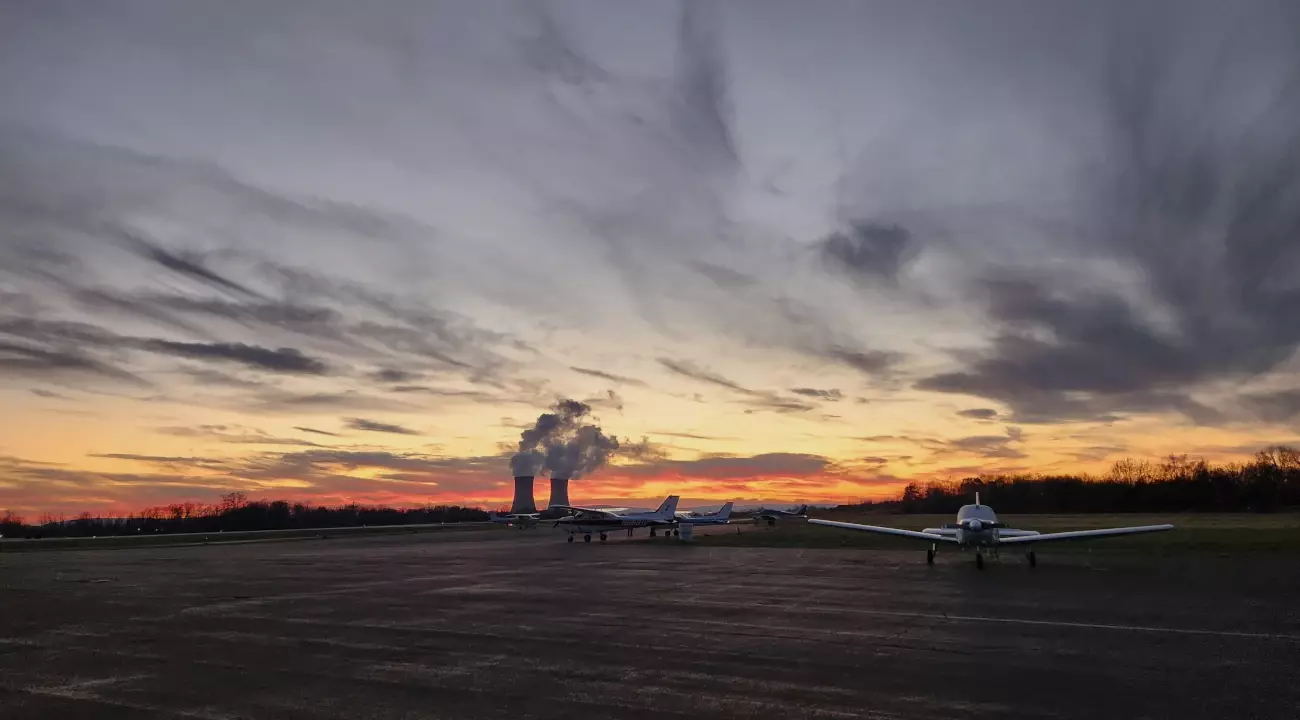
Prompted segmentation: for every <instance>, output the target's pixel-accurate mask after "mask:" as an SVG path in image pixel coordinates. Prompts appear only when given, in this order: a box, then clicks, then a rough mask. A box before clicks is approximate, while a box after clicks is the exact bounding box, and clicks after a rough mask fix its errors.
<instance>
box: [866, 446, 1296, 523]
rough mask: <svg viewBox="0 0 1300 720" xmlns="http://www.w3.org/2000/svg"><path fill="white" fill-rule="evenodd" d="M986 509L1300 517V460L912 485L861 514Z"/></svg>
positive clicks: (1169, 462)
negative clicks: (1299, 512)
mask: <svg viewBox="0 0 1300 720" xmlns="http://www.w3.org/2000/svg"><path fill="white" fill-rule="evenodd" d="M976 492H979V493H980V501H981V502H984V503H988V504H990V505H993V506H994V507H995V508H996V509H997V510H998V512H1005V513H1126V512H1128V513H1147V512H1189V511H1190V512H1274V511H1277V510H1284V509H1300V452H1298V451H1296V450H1295V449H1294V448H1291V447H1287V446H1285V445H1277V446H1273V447H1269V448H1266V449H1264V450H1261V451H1260V452H1258V453H1256V454H1255V457H1254V459H1253V460H1251V461H1250V462H1245V463H1232V464H1227V465H1211V464H1209V463H1207V462H1206V461H1205V460H1203V459H1197V460H1191V459H1188V457H1187V456H1186V455H1170V456H1169V457H1167V458H1165V459H1164V460H1163V461H1160V462H1150V461H1146V460H1131V459H1125V460H1120V461H1118V462H1116V463H1115V464H1114V465H1112V466H1111V468H1110V470H1109V471H1108V472H1107V473H1106V474H1104V475H1103V476H1101V477H1093V476H1088V475H1035V474H1012V475H983V476H979V477H968V478H965V479H963V480H960V481H940V482H930V483H924V484H922V483H910V484H908V485H907V487H905V488H904V489H903V494H902V497H900V498H897V499H895V500H890V501H885V502H874V503H871V502H868V503H862V505H860V506H859V507H871V508H879V509H892V510H901V511H902V512H905V513H937V514H950V513H955V512H956V511H957V509H958V508H960V507H961V506H962V505H966V504H969V503H971V502H974V499H975V493H976Z"/></svg>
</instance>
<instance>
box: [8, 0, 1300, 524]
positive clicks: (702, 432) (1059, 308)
mask: <svg viewBox="0 0 1300 720" xmlns="http://www.w3.org/2000/svg"><path fill="white" fill-rule="evenodd" d="M41 7H42V6H41V5H40V4H19V5H18V6H16V7H14V8H11V9H7V10H6V11H4V13H5V17H7V18H8V20H6V21H5V22H4V23H0V25H3V26H4V27H3V28H0V91H3V92H4V94H5V97H7V98H11V99H12V100H13V102H10V103H6V104H5V106H4V107H3V108H0V221H3V233H4V235H3V238H2V239H0V405H2V406H3V408H4V409H3V412H0V511H4V510H8V511H11V512H14V513H18V514H21V515H24V516H27V517H39V516H40V515H42V514H45V513H68V514H72V513H81V512H92V513H104V512H117V513H121V512H133V511H138V510H140V509H143V508H148V507H154V506H159V505H167V504H171V503H177V502H200V503H212V502H214V501H215V499H216V498H218V497H220V496H221V495H222V494H224V493H229V492H244V493H246V494H248V496H249V497H253V498H264V499H285V500H291V501H301V502H309V503H323V504H329V505H339V504H345V503H348V502H358V503H364V504H378V505H393V506H411V505H422V504H427V503H473V504H478V505H483V506H485V507H495V506H499V505H500V504H501V503H506V502H509V500H510V498H511V494H512V470H511V466H510V464H511V459H512V458H513V457H514V456H515V455H517V454H518V453H520V452H523V451H524V450H525V448H523V447H522V446H521V439H520V435H521V433H522V432H524V431H525V430H527V429H528V428H530V427H533V426H534V424H535V423H536V422H537V421H538V418H539V416H541V415H543V414H544V413H547V412H550V411H551V410H552V409H553V408H555V407H556V406H557V403H559V402H560V401H562V400H571V401H576V402H579V403H582V404H584V406H585V407H587V408H588V409H589V410H588V411H587V412H586V414H585V415H584V416H583V419H582V422H581V423H580V424H583V425H584V426H588V427H590V428H591V430H589V431H587V432H588V436H587V439H588V440H590V441H592V442H596V443H597V445H598V446H600V447H603V448H604V449H602V450H599V452H596V453H595V454H594V455H591V454H589V451H588V449H583V448H580V447H578V446H575V445H570V446H565V447H568V449H569V450H572V451H573V452H575V453H578V455H579V456H581V458H582V462H583V463H588V465H589V466H588V467H586V469H585V470H584V471H583V472H582V475H584V476H582V477H575V479H574V480H573V485H572V490H571V497H572V500H573V501H575V502H592V501H609V502H615V503H618V502H630V501H631V500H634V499H635V500H638V501H641V502H644V501H646V500H647V499H649V498H654V497H663V496H665V495H668V494H670V493H672V494H679V495H681V496H683V497H691V498H696V499H700V500H708V501H711V502H723V501H726V500H735V499H741V498H752V499H754V500H755V501H756V502H759V503H794V502H796V501H808V502H855V501H859V500H863V499H881V498H885V497H891V496H895V495H897V494H898V493H899V492H901V489H902V487H903V486H904V485H905V484H906V483H908V482H913V481H915V482H927V481H935V480H945V479H960V478H963V477H969V476H975V475H982V474H999V473H1038V474H1078V473H1090V474H1094V475H1097V474H1102V473H1104V472H1105V471H1106V469H1107V468H1108V467H1109V466H1110V464H1112V463H1113V462H1115V461H1116V460H1119V459H1122V458H1129V457H1131V458H1135V459H1143V460H1151V461H1159V459H1160V458H1163V457H1165V456H1168V455H1171V454H1173V455H1182V454H1187V455H1190V456H1192V457H1201V458H1205V459H1206V460H1207V461H1210V462H1215V463H1224V462H1242V461H1247V460H1249V459H1250V458H1251V457H1252V456H1253V454H1254V453H1255V452H1256V451H1257V450H1259V449H1261V448H1264V447H1268V446H1271V445H1277V444H1292V445H1296V444H1300V441H1298V440H1297V438H1300V425H1297V421H1300V390H1297V389H1296V388H1297V387H1298V386H1297V384H1296V383H1297V379H1298V378H1300V357H1298V356H1297V354H1296V349H1297V347H1298V346H1300V324H1297V322H1296V321H1295V317H1296V314H1295V308H1296V307H1297V306H1300V286H1298V285H1297V284H1296V281H1295V278H1296V277H1300V243H1297V242H1295V238H1296V233H1297V232H1300V220H1298V219H1297V218H1298V217H1300V216H1297V214H1296V211H1295V202H1294V198H1295V197H1296V196H1295V193H1296V189H1297V187H1300V166H1297V164H1296V163H1295V162H1294V159H1293V158H1294V152H1293V151H1294V148H1295V147H1297V143H1300V140H1297V130H1296V128H1295V126H1294V122H1293V120H1294V117H1295V112H1294V111H1295V108H1297V107H1300V105H1297V102H1300V101H1298V100H1297V93H1296V91H1295V87H1296V86H1295V83H1294V82H1292V81H1291V80H1290V79H1289V78H1291V77H1292V75H1290V74H1289V73H1290V72H1291V69H1292V68H1293V65H1294V52H1295V48H1294V47H1292V45H1291V44H1290V43H1289V36H1288V33H1287V31H1286V30H1285V28H1286V27H1287V23H1286V22H1283V21H1280V20H1279V21H1277V22H1258V23H1256V24H1257V27H1256V25H1251V27H1252V28H1254V29H1253V30H1252V31H1251V32H1252V33H1254V34H1253V35H1252V36H1251V41H1250V42H1249V43H1245V42H1241V41H1240V40H1239V39H1234V38H1237V36H1231V37H1228V36H1225V37H1224V38H1223V39H1222V42H1223V43H1224V47H1230V48H1232V52H1227V51H1224V52H1209V51H1207V50H1206V49H1205V48H1206V47H1208V45H1206V44H1205V43H1204V42H1202V41H1203V40H1204V39H1205V38H1207V37H1217V35H1216V33H1220V32H1223V28H1225V27H1238V25H1237V24H1236V23H1237V22H1238V20H1235V19H1231V18H1234V17H1236V16H1235V15H1234V14H1233V12H1232V11H1231V10H1230V9H1228V8H1219V7H1216V6H1214V5H1212V4H1207V5H1205V6H1203V7H1199V8H1198V10H1197V11H1196V12H1190V11H1189V12H1186V13H1183V12H1175V11H1173V10H1172V9H1171V10H1170V11H1169V12H1168V13H1167V14H1168V15H1169V16H1170V17H1169V18H1162V19H1161V20H1160V21H1159V22H1155V23H1152V24H1151V25H1150V27H1149V28H1148V27H1147V25H1145V24H1143V23H1147V22H1148V21H1151V20H1153V19H1155V18H1156V17H1157V16H1160V13H1158V12H1154V11H1153V12H1152V13H1151V15H1150V17H1147V16H1146V15H1142V16H1141V17H1140V18H1139V17H1137V16H1136V15H1135V14H1134V13H1133V12H1131V11H1130V10H1126V9H1124V8H1122V7H1120V6H1115V7H1109V6H1107V7H1097V8H1092V9H1085V8H1084V7H1083V6H1080V7H1079V8H1075V9H1073V10H1070V11H1069V12H1067V13H1065V15H1066V16H1067V17H1068V21H1063V20H1062V16H1061V15H1059V14H1058V13H1057V12H1055V11H1053V10H1051V9H1048V8H1040V7H1037V6H1026V7H1019V8H1018V9H1017V10H1016V11H1015V13H1014V16H1015V17H1016V18H1017V21H1016V22H1015V23H1006V22H1004V21H1003V19H1002V17H1001V16H1000V15H999V13H996V12H986V11H984V10H981V9H976V8H971V7H945V8H943V10H942V11H941V12H940V11H939V10H937V9H936V7H937V6H933V7H925V6H924V4H918V5H916V6H915V7H913V6H908V7H901V6H900V7H890V6H886V5H878V6H873V7H867V6H861V7H856V6H854V5H853V4H841V5H834V6H831V5H828V6H826V7H819V8H817V9H816V10H815V11H814V10H812V9H806V11H805V10H800V11H798V12H795V11H793V10H791V9H790V8H788V7H782V6H781V5H780V4H766V3H758V4H753V5H749V4H743V3H742V4H726V3H720V4H715V3H707V2H699V3H695V2H691V3H684V4H682V5H680V6H679V5H677V4H673V3H658V4H645V5H629V6H626V7H622V8H620V9H618V10H615V9H613V8H612V6H606V5H603V4H600V3H584V2H576V3H573V2H570V3H556V4H555V5H554V7H551V6H549V5H544V4H541V3H538V4H528V5H527V10H524V9H523V8H521V7H516V6H514V5H511V4H510V3H487V2H485V3H465V4H459V5H452V6H447V7H446V8H441V9H434V8H432V7H427V8H426V7H422V6H420V4H418V3H417V4H411V5H404V6H401V7H393V8H390V9H389V11H388V12H383V13H380V12H375V13H371V12H367V11H365V10H363V9H360V8H359V7H358V8H353V7H350V6H346V5H339V6H337V7H333V6H332V7H333V9H332V11H331V12H321V13H319V14H313V13H310V12H306V5H303V4H301V3H299V2H297V0H285V1H284V2H277V3H270V4H268V5H267V6H266V7H264V8H259V9H258V10H256V11H254V10H253V8H252V7H251V6H247V5H244V4H241V3H234V4H230V5H228V6H226V5H223V6H222V7H221V8H209V9H206V10H204V11H202V12H197V11H186V10H184V9H181V8H180V7H179V6H177V7H174V8H166V7H159V8H153V9H147V8H145V7H144V6H143V5H141V4H138V3H132V2H121V3H103V4H97V5H96V6H95V7H93V8H81V9H79V10H78V11H77V12H69V13H60V12H57V11H52V10H42V9H41ZM1171 7H1172V6H1171ZM1263 12H1264V11H1261V13H1263ZM1264 14H1267V13H1264ZM304 16H311V17H312V18H313V19H312V20H311V21H305V20H301V19H302V18H303V17H304ZM796 17H797V19H798V22H794V21H793V19H794V18H796ZM1243 17H1245V16H1243ZM1250 17H1254V16H1250ZM1261 17H1263V15H1261ZM1242 22H1245V21H1242ZM1251 22H1252V23H1254V22H1255V21H1254V20H1252V21H1251ZM1022 25H1023V27H1033V28H1034V29H1035V32H1032V33H1022V32H1020V30H1018V29H1017V28H1020V27H1021V26H1022ZM14 28H20V29H18V30H15V29H14ZM846 28H855V30H853V31H851V32H849V31H847V30H846ZM1119 28H1123V29H1124V31H1123V32H1120V31H1119V30H1118V29H1119ZM1134 28H1147V30H1145V31H1143V33H1145V34H1143V33H1139V32H1137V30H1134ZM1243 32H1244V31H1243ZM796 68H799V69H798V70H796ZM1206 77H1210V78H1216V79H1217V80H1216V81H1215V82H1212V83H1208V84H1207V83H1206V82H1205V81H1204V80H1203V79H1204V78H1206ZM1243 77H1249V78H1250V82H1244V81H1242V80H1241V78H1243ZM1189 118H1195V119H1196V122H1195V123H1192V122H1190V120H1189ZM1288 158H1291V160H1288ZM575 427H576V426H575ZM557 442H558V441H557ZM563 442H570V440H564V441H563ZM584 442H586V441H584ZM601 443H604V445H600V444H601ZM611 443H613V444H611ZM615 444H616V445H617V447H614V445H615ZM561 445H563V443H560V444H559V445H556V444H554V443H553V444H552V445H547V444H546V442H540V443H538V442H534V443H533V445H532V446H531V448H532V449H531V450H529V452H535V453H539V454H540V455H539V457H541V456H544V455H545V454H546V453H548V452H555V453H560V455H557V457H559V456H562V455H563V452H566V451H565V450H563V448H561ZM575 457H576V456H575ZM539 462H540V461H539ZM544 474H545V473H543V475H544ZM537 495H538V502H539V503H541V502H543V501H544V497H543V496H544V495H545V483H544V481H540V480H539V482H538V490H537Z"/></svg>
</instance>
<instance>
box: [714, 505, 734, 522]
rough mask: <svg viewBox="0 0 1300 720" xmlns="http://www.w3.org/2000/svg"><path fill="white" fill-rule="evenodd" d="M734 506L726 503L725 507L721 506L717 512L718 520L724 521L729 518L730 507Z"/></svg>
mask: <svg viewBox="0 0 1300 720" xmlns="http://www.w3.org/2000/svg"><path fill="white" fill-rule="evenodd" d="M734 504H735V503H727V504H726V505H723V506H722V508H721V509H719V510H718V519H719V520H726V519H727V518H729V517H731V506H732V505H734Z"/></svg>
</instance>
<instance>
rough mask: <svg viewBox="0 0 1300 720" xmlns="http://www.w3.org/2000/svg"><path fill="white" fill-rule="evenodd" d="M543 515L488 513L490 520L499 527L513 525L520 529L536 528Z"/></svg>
mask: <svg viewBox="0 0 1300 720" xmlns="http://www.w3.org/2000/svg"><path fill="white" fill-rule="evenodd" d="M540 516H541V513H506V514H505V515H498V514H496V513H494V512H490V513H488V520H489V521H491V522H494V523H497V524H498V525H511V526H514V527H517V528H520V529H524V528H535V527H537V521H538V520H539V519H540Z"/></svg>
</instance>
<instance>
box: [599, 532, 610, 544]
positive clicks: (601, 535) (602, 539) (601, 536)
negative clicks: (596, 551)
mask: <svg viewBox="0 0 1300 720" xmlns="http://www.w3.org/2000/svg"><path fill="white" fill-rule="evenodd" d="M608 539H609V538H607V537H605V533H601V534H600V541H601V542H605V541H606V540H608Z"/></svg>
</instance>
